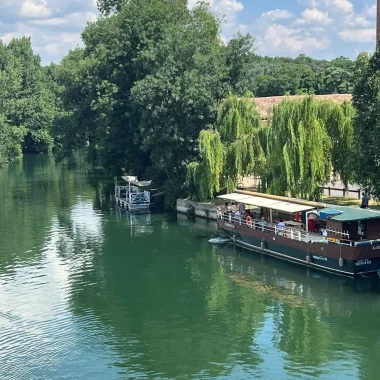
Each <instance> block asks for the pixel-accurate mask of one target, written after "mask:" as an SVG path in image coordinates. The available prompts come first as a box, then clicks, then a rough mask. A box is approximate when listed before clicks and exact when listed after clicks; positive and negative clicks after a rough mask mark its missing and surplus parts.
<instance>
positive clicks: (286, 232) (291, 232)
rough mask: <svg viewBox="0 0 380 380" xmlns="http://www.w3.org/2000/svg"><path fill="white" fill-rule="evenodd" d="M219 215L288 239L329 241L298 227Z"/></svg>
mask: <svg viewBox="0 0 380 380" xmlns="http://www.w3.org/2000/svg"><path fill="white" fill-rule="evenodd" d="M217 217H218V219H220V220H224V221H226V222H229V223H233V224H237V225H240V226H244V227H247V228H251V229H255V230H260V231H262V232H266V233H271V234H274V235H280V236H283V237H285V238H288V239H292V240H298V241H303V242H305V243H310V242H311V243H327V242H328V240H327V238H326V237H324V236H321V235H319V234H316V233H312V232H305V231H302V230H299V229H296V228H289V227H286V228H285V229H279V228H278V225H277V224H274V223H273V224H271V223H268V222H262V221H260V220H255V219H252V220H251V222H249V223H247V221H246V219H245V218H244V217H235V216H233V215H232V214H225V213H222V212H220V211H218V213H217ZM338 244H341V245H347V246H352V241H350V240H344V241H340V242H339V243H338Z"/></svg>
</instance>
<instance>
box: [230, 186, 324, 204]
mask: <svg viewBox="0 0 380 380" xmlns="http://www.w3.org/2000/svg"><path fill="white" fill-rule="evenodd" d="M234 192H235V193H238V194H245V195H252V196H254V197H260V198H265V199H274V200H276V201H283V202H290V203H295V204H298V205H304V206H312V207H313V208H318V209H321V208H326V207H329V205H328V204H327V203H322V202H314V201H307V200H306V199H299V198H291V197H284V196H280V195H272V194H265V193H258V192H255V191H247V190H239V189H236V190H234Z"/></svg>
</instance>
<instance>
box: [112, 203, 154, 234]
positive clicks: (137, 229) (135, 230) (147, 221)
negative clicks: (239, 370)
mask: <svg viewBox="0 0 380 380" xmlns="http://www.w3.org/2000/svg"><path fill="white" fill-rule="evenodd" d="M116 214H117V217H118V220H119V221H125V222H126V224H127V226H128V227H130V231H131V236H136V235H150V234H151V233H152V232H153V227H152V225H151V224H152V219H151V215H150V213H149V212H146V213H131V212H129V211H122V210H121V209H120V208H116Z"/></svg>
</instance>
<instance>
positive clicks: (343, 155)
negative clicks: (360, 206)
mask: <svg viewBox="0 0 380 380" xmlns="http://www.w3.org/2000/svg"><path fill="white" fill-rule="evenodd" d="M318 108H319V110H318V114H319V118H320V119H321V121H322V123H323V125H324V126H325V128H326V130H327V133H328V135H329V137H330V138H331V143H332V151H331V160H332V166H333V174H334V175H335V177H336V178H337V177H338V176H339V178H340V180H341V181H342V182H343V184H344V185H345V186H346V188H347V187H348V184H349V183H350V182H352V180H353V160H354V149H353V145H354V135H353V119H354V108H353V106H352V104H351V103H349V102H344V103H343V104H342V105H339V104H337V103H335V102H332V101H324V102H320V103H319V107H318Z"/></svg>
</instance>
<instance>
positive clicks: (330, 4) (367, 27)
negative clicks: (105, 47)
mask: <svg viewBox="0 0 380 380" xmlns="http://www.w3.org/2000/svg"><path fill="white" fill-rule="evenodd" d="M208 2H209V3H210V6H211V9H212V11H213V12H214V13H215V14H216V15H217V16H219V17H222V18H223V22H222V39H223V40H224V41H226V42H227V41H228V40H229V39H230V38H231V37H232V36H234V35H235V34H236V33H237V32H239V31H240V32H241V33H251V34H252V35H254V36H255V50H256V52H257V53H259V54H262V55H269V56H276V55H282V56H291V57H296V56H298V55H299V54H307V55H310V56H312V57H314V58H323V59H333V58H335V57H337V56H346V57H349V58H355V57H356V56H357V55H358V53H360V52H361V51H369V52H372V51H373V50H374V48H375V35H376V31H375V22H376V0H208ZM195 3H196V0H189V7H191V6H193V5H194V4H195ZM98 16H99V13H98V11H97V8H96V0H0V38H1V39H2V40H3V41H4V42H5V43H8V42H9V41H10V40H11V39H12V38H14V37H22V36H30V37H31V38H32V44H33V48H34V50H35V52H36V53H38V54H40V55H41V58H42V63H43V64H48V63H49V62H56V63H58V62H59V61H60V60H61V58H62V57H63V56H64V55H65V54H66V53H67V52H68V50H69V49H73V48H75V47H76V46H78V45H79V46H81V37H80V34H81V31H82V30H83V28H84V27H85V26H86V23H87V22H94V21H96V19H97V17H98Z"/></svg>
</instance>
